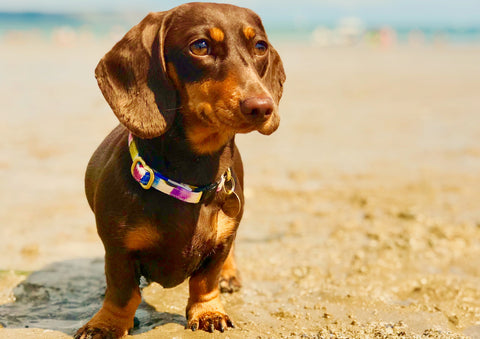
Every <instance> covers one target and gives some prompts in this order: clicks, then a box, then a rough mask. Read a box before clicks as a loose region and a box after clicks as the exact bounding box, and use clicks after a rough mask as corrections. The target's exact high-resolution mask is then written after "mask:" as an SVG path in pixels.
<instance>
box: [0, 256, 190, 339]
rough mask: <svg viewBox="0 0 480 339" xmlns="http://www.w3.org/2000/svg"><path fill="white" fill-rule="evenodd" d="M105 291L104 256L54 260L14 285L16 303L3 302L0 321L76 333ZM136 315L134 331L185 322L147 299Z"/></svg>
mask: <svg viewBox="0 0 480 339" xmlns="http://www.w3.org/2000/svg"><path fill="white" fill-rule="evenodd" d="M104 292H105V275H104V261H103V259H100V258H96V259H74V260H68V261H62V262H57V263H53V264H51V265H49V266H47V267H45V268H44V269H42V270H40V271H36V272H34V273H32V274H31V275H30V276H29V277H28V278H27V279H26V280H25V281H23V282H22V283H20V284H19V285H18V286H17V287H15V289H14V295H15V302H14V303H10V304H5V305H0V321H1V323H2V325H3V326H4V327H7V328H9V327H10V328H41V329H50V330H56V331H61V332H63V333H65V334H68V335H73V334H74V333H75V332H76V330H77V329H78V328H80V327H81V326H82V325H83V324H84V323H85V322H87V321H88V320H89V319H90V318H91V317H92V316H93V315H94V314H95V312H97V311H98V310H99V309H100V306H101V305H102V301H103V296H104ZM136 318H138V320H139V323H140V324H139V325H138V326H136V327H135V328H134V329H133V331H132V334H138V333H143V332H147V331H149V330H151V329H153V328H154V327H158V326H162V325H165V324H168V323H175V324H180V325H185V323H186V320H185V317H184V316H182V315H179V314H174V313H162V312H157V311H156V310H155V308H154V307H152V306H151V305H149V304H147V303H145V302H144V301H142V303H141V304H140V306H139V308H138V309H137V313H136ZM136 323H138V322H136Z"/></svg>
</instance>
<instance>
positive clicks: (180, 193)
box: [128, 133, 235, 204]
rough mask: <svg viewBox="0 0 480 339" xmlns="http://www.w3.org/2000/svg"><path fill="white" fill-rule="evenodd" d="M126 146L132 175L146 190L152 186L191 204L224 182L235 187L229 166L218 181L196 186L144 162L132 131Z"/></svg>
mask: <svg viewBox="0 0 480 339" xmlns="http://www.w3.org/2000/svg"><path fill="white" fill-rule="evenodd" d="M128 147H129V150H130V155H131V157H132V161H133V162H132V167H131V173H132V176H133V178H134V179H135V180H136V181H138V183H139V184H140V186H142V187H143V188H144V189H146V190H148V189H150V188H151V187H153V188H155V189H156V190H158V191H160V192H162V193H165V194H167V195H169V196H171V197H174V198H176V199H178V200H181V201H184V202H188V203H191V204H197V203H199V202H200V201H201V199H202V197H204V195H205V194H207V193H210V192H213V191H215V190H216V191H217V192H218V191H220V190H221V189H222V188H224V187H225V183H226V182H231V185H230V186H231V187H232V189H230V190H232V191H233V189H234V187H235V186H234V185H235V181H234V180H233V178H232V174H231V170H230V168H228V169H227V171H226V172H225V173H224V174H223V175H222V177H221V178H220V181H218V182H215V183H213V184H210V185H207V186H202V187H197V186H192V185H187V184H182V183H178V182H176V181H174V180H172V179H169V178H167V177H165V176H164V175H162V174H161V173H159V172H157V171H156V170H155V169H153V168H151V167H149V166H148V165H147V164H146V163H145V161H144V160H143V159H142V157H141V156H140V155H139V153H138V149H137V145H136V144H135V140H134V139H133V135H132V133H129V134H128Z"/></svg>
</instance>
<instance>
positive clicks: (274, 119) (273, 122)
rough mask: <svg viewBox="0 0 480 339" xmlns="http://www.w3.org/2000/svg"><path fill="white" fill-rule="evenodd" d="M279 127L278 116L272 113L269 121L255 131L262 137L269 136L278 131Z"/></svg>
mask: <svg viewBox="0 0 480 339" xmlns="http://www.w3.org/2000/svg"><path fill="white" fill-rule="evenodd" d="M279 125H280V117H279V115H278V114H276V113H274V114H273V115H272V116H271V117H270V119H268V120H267V121H266V122H264V123H263V124H261V125H260V126H258V127H257V128H256V130H257V131H258V132H259V133H261V134H263V135H270V134H272V133H273V132H275V131H276V130H277V129H278V126H279Z"/></svg>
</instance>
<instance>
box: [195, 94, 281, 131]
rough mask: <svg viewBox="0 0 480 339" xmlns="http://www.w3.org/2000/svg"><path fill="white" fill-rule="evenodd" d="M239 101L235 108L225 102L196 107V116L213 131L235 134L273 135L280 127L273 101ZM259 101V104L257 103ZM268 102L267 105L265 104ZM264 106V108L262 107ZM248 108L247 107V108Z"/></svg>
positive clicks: (261, 99)
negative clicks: (255, 133)
mask: <svg viewBox="0 0 480 339" xmlns="http://www.w3.org/2000/svg"><path fill="white" fill-rule="evenodd" d="M255 99H256V98H254V100H253V104H252V103H251V101H252V100H250V101H249V100H244V101H239V103H238V104H237V105H235V107H226V106H225V104H224V103H223V102H219V103H217V104H216V105H210V104H207V103H201V104H199V105H196V108H197V110H196V112H195V113H196V114H195V115H196V116H197V117H198V118H199V120H200V121H201V122H202V123H203V124H204V125H205V127H207V126H208V127H209V128H211V129H218V130H219V131H221V130H229V131H231V132H233V133H249V132H252V131H255V130H257V131H259V132H260V133H262V134H270V133H273V132H274V131H275V130H276V129H277V127H278V122H279V119H278V114H277V111H276V107H275V105H274V104H273V101H272V100H271V99H264V98H260V100H255ZM256 101H257V102H256ZM264 102H267V104H264ZM262 105H263V106H262ZM245 106H246V107H245Z"/></svg>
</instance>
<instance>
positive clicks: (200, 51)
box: [190, 39, 210, 56]
mask: <svg viewBox="0 0 480 339" xmlns="http://www.w3.org/2000/svg"><path fill="white" fill-rule="evenodd" d="M190 52H192V54H194V55H199V56H203V55H208V54H210V46H209V45H208V42H207V40H205V39H200V40H197V41H194V42H192V44H191V45H190Z"/></svg>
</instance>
